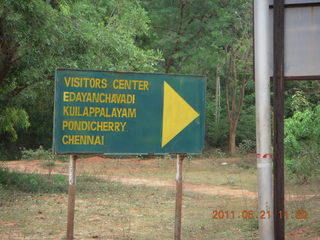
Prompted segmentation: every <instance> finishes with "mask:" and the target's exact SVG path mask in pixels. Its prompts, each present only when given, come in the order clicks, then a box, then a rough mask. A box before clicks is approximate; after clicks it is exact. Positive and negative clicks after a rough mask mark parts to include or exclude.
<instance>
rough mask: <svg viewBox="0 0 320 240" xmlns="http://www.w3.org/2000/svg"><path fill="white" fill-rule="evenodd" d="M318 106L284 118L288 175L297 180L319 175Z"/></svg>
mask: <svg viewBox="0 0 320 240" xmlns="http://www.w3.org/2000/svg"><path fill="white" fill-rule="evenodd" d="M319 141H320V106H317V107H315V108H314V109H311V108H308V109H306V110H304V111H296V112H295V113H294V115H293V116H292V117H291V118H289V119H286V120H285V139H284V142H285V158H286V169H287V170H288V173H289V175H291V176H292V177H294V178H296V179H297V180H298V181H299V182H307V181H309V180H311V179H312V178H314V177H317V176H318V177H319V174H318V173H319V169H320V158H319V153H320V150H319V147H320V146H319Z"/></svg>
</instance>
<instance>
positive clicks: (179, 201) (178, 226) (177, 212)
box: [174, 154, 185, 240]
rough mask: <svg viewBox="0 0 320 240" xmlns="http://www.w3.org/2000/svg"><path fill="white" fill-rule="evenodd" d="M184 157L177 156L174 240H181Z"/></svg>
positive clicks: (181, 155) (182, 155)
mask: <svg viewBox="0 0 320 240" xmlns="http://www.w3.org/2000/svg"><path fill="white" fill-rule="evenodd" d="M184 157H185V155H184V154H177V175H176V210H175V223H174V240H180V239H181V218H182V215H181V212H182V163H183V159H184Z"/></svg>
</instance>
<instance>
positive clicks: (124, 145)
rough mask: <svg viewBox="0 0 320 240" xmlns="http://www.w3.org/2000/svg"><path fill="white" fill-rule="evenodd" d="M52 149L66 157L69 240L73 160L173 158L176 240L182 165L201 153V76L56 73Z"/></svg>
mask: <svg viewBox="0 0 320 240" xmlns="http://www.w3.org/2000/svg"><path fill="white" fill-rule="evenodd" d="M55 78H56V82H55V83H56V85H55V105H54V133H53V136H54V138H53V147H54V152H55V153H56V154H69V155H70V165H69V196H68V224H67V239H68V240H71V239H73V229H74V207H75V191H76V155H75V154H77V155H78V154H99V153H101V154H104V153H109V154H112V155H117V154H121V155H123V154H128V155H135V154H136V155H141V154H168V153H182V154H178V156H177V179H176V181H177V196H176V217H175V220H176V221H175V239H176V240H177V239H179V240H180V237H181V206H182V161H183V158H184V156H185V154H187V153H199V152H201V151H202V150H203V148H204V131H205V127H204V121H205V115H204V113H205V89H206V82H205V79H204V78H203V77H202V76H195V75H178V74H152V73H122V72H107V71H92V70H70V69H57V70H56V77H55Z"/></svg>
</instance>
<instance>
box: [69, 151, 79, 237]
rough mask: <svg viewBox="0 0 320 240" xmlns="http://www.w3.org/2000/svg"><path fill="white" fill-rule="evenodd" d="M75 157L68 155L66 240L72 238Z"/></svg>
mask: <svg viewBox="0 0 320 240" xmlns="http://www.w3.org/2000/svg"><path fill="white" fill-rule="evenodd" d="M76 159H77V156H76V155H70V161H69V191H68V219H67V221H68V222H67V240H73V230H74V206H75V197H76Z"/></svg>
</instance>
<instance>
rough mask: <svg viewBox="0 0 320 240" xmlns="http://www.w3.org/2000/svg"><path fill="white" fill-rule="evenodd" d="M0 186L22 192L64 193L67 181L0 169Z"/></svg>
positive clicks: (64, 178) (58, 176) (55, 177)
mask: <svg viewBox="0 0 320 240" xmlns="http://www.w3.org/2000/svg"><path fill="white" fill-rule="evenodd" d="M0 184H1V185H4V186H7V187H9V188H11V187H13V188H15V189H18V190H20V191H23V192H31V193H35V192H66V191H67V180H66V177H65V176H62V175H54V176H53V177H51V178H48V177H47V176H46V175H41V174H30V173H18V172H11V171H9V170H8V169H6V168H1V167H0Z"/></svg>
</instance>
